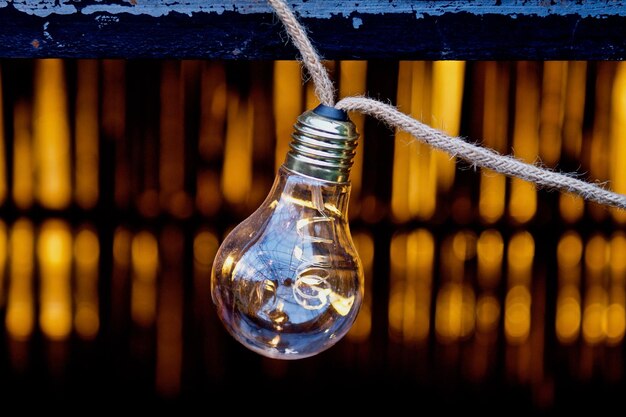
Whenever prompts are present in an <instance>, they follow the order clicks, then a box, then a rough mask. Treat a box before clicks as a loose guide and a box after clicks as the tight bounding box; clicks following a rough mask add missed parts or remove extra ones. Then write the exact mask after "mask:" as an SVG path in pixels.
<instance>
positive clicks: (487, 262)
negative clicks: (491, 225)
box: [476, 229, 504, 288]
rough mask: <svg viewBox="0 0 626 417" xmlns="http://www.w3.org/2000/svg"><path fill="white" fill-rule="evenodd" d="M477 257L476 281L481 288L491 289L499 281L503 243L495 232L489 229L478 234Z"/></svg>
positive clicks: (500, 236)
mask: <svg viewBox="0 0 626 417" xmlns="http://www.w3.org/2000/svg"><path fill="white" fill-rule="evenodd" d="M476 253H477V255H478V257H477V258H478V281H479V283H480V285H481V286H482V287H485V288H493V287H495V286H496V285H497V284H498V281H499V280H500V274H501V268H502V258H503V254H504V242H503V241H502V235H500V232H498V231H497V230H493V229H489V230H485V231H484V232H482V233H481V234H480V237H479V238H478V241H477V243H476Z"/></svg>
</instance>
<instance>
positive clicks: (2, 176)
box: [0, 71, 8, 205]
mask: <svg viewBox="0 0 626 417" xmlns="http://www.w3.org/2000/svg"><path fill="white" fill-rule="evenodd" d="M0 97H2V72H1V71H0ZM2 102H3V100H0V205H2V204H4V200H5V199H6V197H7V188H8V187H7V166H6V155H5V153H4V146H5V142H6V141H5V138H4V107H3V105H2Z"/></svg>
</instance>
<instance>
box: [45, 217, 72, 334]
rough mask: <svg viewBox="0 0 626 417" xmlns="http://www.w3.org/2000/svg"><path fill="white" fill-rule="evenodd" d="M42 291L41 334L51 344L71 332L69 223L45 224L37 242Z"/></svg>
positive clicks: (48, 221)
mask: <svg viewBox="0 0 626 417" xmlns="http://www.w3.org/2000/svg"><path fill="white" fill-rule="evenodd" d="M37 258H38V260H39V274H40V279H41V288H40V290H39V300H40V312H39V324H40V326H41V331H42V332H43V333H44V335H46V337H48V338H49V339H51V340H64V339H66V338H67V337H68V336H69V334H70V332H71V331H72V298H71V286H70V273H71V264H72V263H71V260H72V235H71V233H70V230H69V226H68V225H67V223H65V222H63V221H61V220H46V221H45V222H44V223H43V225H42V226H41V231H40V234H39V239H38V242H37Z"/></svg>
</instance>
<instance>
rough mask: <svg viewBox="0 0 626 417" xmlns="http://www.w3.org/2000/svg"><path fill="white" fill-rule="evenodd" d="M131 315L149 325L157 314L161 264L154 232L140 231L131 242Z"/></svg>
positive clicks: (146, 325)
mask: <svg viewBox="0 0 626 417" xmlns="http://www.w3.org/2000/svg"><path fill="white" fill-rule="evenodd" d="M131 262H132V277H133V279H132V288H131V315H132V318H133V321H134V322H135V323H136V324H137V325H139V326H142V327H149V326H151V325H152V324H153V323H154V320H155V316H156V297H157V289H156V278H157V269H158V266H159V252H158V245H157V240H156V238H155V237H154V235H152V233H150V232H147V231H143V232H139V233H138V234H137V235H135V237H134V238H133V240H132V243H131Z"/></svg>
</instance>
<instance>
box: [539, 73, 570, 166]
mask: <svg viewBox="0 0 626 417" xmlns="http://www.w3.org/2000/svg"><path fill="white" fill-rule="evenodd" d="M567 66H568V63H567V62H565V61H546V62H544V63H543V83H542V89H541V92H542V96H541V130H540V133H541V139H540V141H539V152H540V153H539V154H540V156H541V158H542V160H543V161H545V163H546V164H548V165H553V164H555V163H557V162H558V160H559V158H560V156H561V132H562V129H563V117H564V112H565V88H566V86H567Z"/></svg>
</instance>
